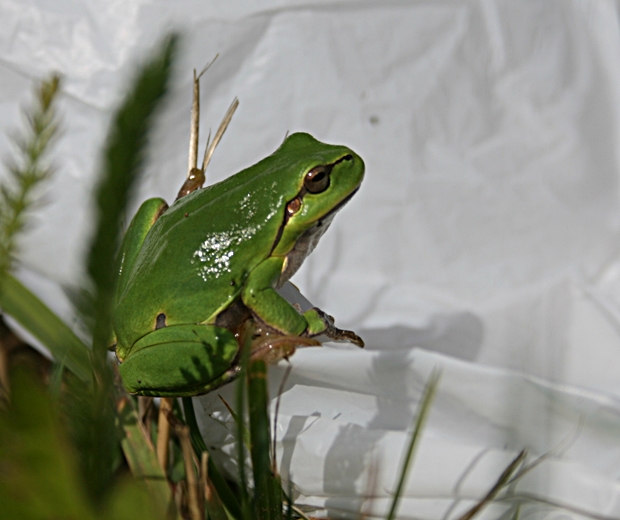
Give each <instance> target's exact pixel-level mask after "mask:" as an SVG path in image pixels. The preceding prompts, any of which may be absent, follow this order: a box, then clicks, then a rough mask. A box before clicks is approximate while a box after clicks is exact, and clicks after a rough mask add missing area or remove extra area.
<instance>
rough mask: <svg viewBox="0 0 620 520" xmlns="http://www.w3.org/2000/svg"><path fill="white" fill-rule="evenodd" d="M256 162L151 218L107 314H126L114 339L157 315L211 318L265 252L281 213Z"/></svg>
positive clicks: (143, 329)
mask: <svg viewBox="0 0 620 520" xmlns="http://www.w3.org/2000/svg"><path fill="white" fill-rule="evenodd" d="M260 164H261V163H259V164H258V165H256V166H254V167H252V168H249V169H248V170H244V171H243V172H240V173H239V174H237V175H235V176H233V177H230V178H228V179H226V180H224V181H222V182H221V183H218V184H215V185H213V186H210V187H207V188H205V189H202V190H197V191H196V192H194V193H192V194H190V195H187V196H186V197H184V198H182V199H180V200H179V201H177V202H176V203H175V204H173V205H172V206H171V207H170V208H168V210H166V212H164V213H163V214H162V215H161V217H159V219H158V220H157V221H156V222H155V224H154V225H153V227H152V228H151V230H150V231H149V232H148V234H147V236H146V238H145V241H144V244H143V246H142V247H141V249H140V252H139V254H138V256H137V258H136V261H135V263H134V265H133V268H132V272H131V273H130V275H129V278H128V281H127V283H126V285H125V287H124V291H123V293H122V294H120V295H119V298H118V305H117V309H116V313H115V315H116V316H117V317H118V316H123V315H125V316H127V315H131V316H132V319H131V320H122V323H119V320H117V323H116V324H115V329H116V333H117V337H118V339H119V340H121V341H123V342H124V343H125V344H126V345H131V344H133V342H134V341H135V340H136V339H138V338H139V337H141V336H143V335H144V334H146V333H147V332H149V331H150V330H153V329H154V328H155V327H156V326H157V316H159V315H160V314H164V316H165V323H166V325H168V326H169V325H174V324H179V323H212V322H214V320H215V317H216V316H217V314H219V312H221V311H222V310H224V309H225V308H227V307H228V306H229V305H230V304H232V303H233V302H234V301H235V300H236V299H238V298H239V295H240V292H241V289H242V287H243V283H244V281H245V278H246V277H247V274H248V273H249V272H250V271H251V270H252V269H253V268H254V267H255V266H256V265H258V264H259V263H260V262H261V261H263V260H264V259H265V258H267V257H268V256H269V254H270V252H271V249H272V247H273V245H274V241H275V240H276V238H277V233H278V229H279V227H280V225H281V223H282V220H283V215H284V205H285V202H284V197H285V195H284V193H279V194H278V195H276V193H278V190H277V189H276V188H277V185H278V178H277V177H278V176H277V175H274V174H272V175H265V174H263V177H264V178H263V179H258V178H252V175H251V173H252V172H251V170H254V169H255V168H256V167H257V166H259V165H260ZM258 169H259V170H260V168H258ZM248 173H249V175H248ZM267 173H273V172H267Z"/></svg>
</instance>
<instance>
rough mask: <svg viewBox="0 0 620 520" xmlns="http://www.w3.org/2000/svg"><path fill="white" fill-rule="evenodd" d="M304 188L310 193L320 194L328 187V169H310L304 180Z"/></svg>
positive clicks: (323, 167) (318, 167) (321, 167)
mask: <svg viewBox="0 0 620 520" xmlns="http://www.w3.org/2000/svg"><path fill="white" fill-rule="evenodd" d="M304 186H305V188H306V190H308V191H309V192H310V193H321V192H322V191H325V190H326V189H327V188H328V187H329V169H328V168H327V167H326V166H317V167H316V168H312V170H310V171H309V172H308V173H307V174H306V178H305V179H304Z"/></svg>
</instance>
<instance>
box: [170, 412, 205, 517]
mask: <svg viewBox="0 0 620 520" xmlns="http://www.w3.org/2000/svg"><path fill="white" fill-rule="evenodd" d="M175 432H176V434H177V437H178V438H179V441H180V442H181V450H182V451H183V462H184V464H185V478H186V479H187V491H188V498H189V512H190V517H191V519H192V520H201V519H202V518H203V517H204V515H203V514H202V511H203V510H204V508H201V504H200V502H201V501H200V499H199V494H198V481H197V479H196V471H195V470H194V450H193V449H192V441H191V440H190V435H189V427H188V426H186V425H185V424H176V425H175Z"/></svg>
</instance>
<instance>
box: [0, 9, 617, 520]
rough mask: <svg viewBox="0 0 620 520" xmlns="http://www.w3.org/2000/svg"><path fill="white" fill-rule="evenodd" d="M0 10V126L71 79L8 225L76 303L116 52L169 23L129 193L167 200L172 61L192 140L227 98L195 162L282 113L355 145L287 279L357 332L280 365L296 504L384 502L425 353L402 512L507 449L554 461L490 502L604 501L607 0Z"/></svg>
mask: <svg viewBox="0 0 620 520" xmlns="http://www.w3.org/2000/svg"><path fill="white" fill-rule="evenodd" d="M229 4H231V5H229ZM232 4H234V5H232ZM0 12H1V13H2V16H1V17H0V27H1V28H2V30H1V31H0V68H1V71H2V72H1V74H0V115H1V116H2V121H3V129H5V130H7V129H12V128H14V127H15V126H16V125H18V123H19V116H18V107H19V104H20V103H23V99H24V92H25V91H27V90H28V89H29V88H30V85H31V80H32V79H33V78H36V77H41V76H42V75H44V74H45V73H46V72H48V71H49V70H57V71H59V72H61V73H62V74H63V76H64V80H65V81H64V88H65V92H66V94H65V96H64V97H63V100H62V109H63V119H64V123H63V129H64V134H63V138H62V140H61V141H60V143H59V150H58V154H57V156H56V163H57V164H58V166H59V169H58V173H57V175H56V177H55V180H54V181H53V183H52V184H51V188H50V194H49V195H48V196H47V198H48V200H49V204H48V205H47V206H46V207H45V208H44V210H43V211H41V212H40V213H39V214H38V215H37V217H36V220H37V224H36V227H34V228H33V230H32V232H31V233H30V234H29V235H28V236H27V237H26V238H25V239H24V241H23V244H22V247H23V248H22V251H23V259H24V263H25V266H26V268H25V269H24V271H23V273H22V276H23V277H24V280H25V281H27V282H28V283H29V284H30V285H31V286H32V287H33V288H34V289H35V290H36V291H37V292H39V293H40V294H41V296H42V297H43V298H45V299H47V301H48V302H49V303H50V304H51V305H52V306H54V307H55V308H56V309H58V311H59V312H61V313H62V314H63V315H64V316H65V317H66V318H67V319H68V320H69V321H70V320H71V311H70V308H69V307H68V306H67V305H66V304H64V303H63V300H62V296H61V294H60V293H59V291H58V285H60V284H77V283H79V279H80V272H81V267H80V266H81V261H82V255H83V251H84V246H85V244H86V243H87V232H88V228H89V222H90V221H89V217H90V209H89V208H90V206H89V196H90V192H91V189H92V185H93V182H94V179H95V174H96V164H97V158H98V155H97V153H98V150H99V147H100V145H101V140H102V137H103V136H104V135H105V125H106V122H107V119H108V116H109V114H110V112H111V110H112V108H113V106H114V105H115V104H116V103H117V102H118V100H119V99H120V96H121V95H122V92H123V88H124V86H125V85H126V83H127V81H128V74H129V73H130V71H131V67H132V66H133V65H134V64H135V63H136V61H137V60H138V59H140V57H142V56H144V54H145V52H146V51H147V50H148V49H149V48H151V47H152V45H153V44H154V43H155V42H156V41H157V40H158V39H159V38H160V37H161V36H162V34H163V32H164V31H165V30H166V29H167V28H169V27H177V28H181V29H182V32H183V34H184V47H183V53H182V57H181V60H180V62H179V64H178V67H177V75H176V81H175V84H174V88H173V92H172V95H171V96H170V99H169V101H168V103H167V107H166V110H165V112H164V113H163V114H162V116H161V118H160V124H159V126H158V128H157V131H156V135H155V137H154V140H153V141H154V143H153V144H154V146H153V151H152V155H151V158H150V162H149V168H148V175H147V177H146V178H145V180H144V182H143V183H142V186H141V188H140V190H139V194H138V197H137V199H136V200H137V201H139V200H142V199H144V198H145V197H147V196H153V195H157V196H164V197H166V198H168V199H172V198H173V197H174V194H175V193H176V191H177V189H178V186H179V184H180V182H181V179H182V177H183V175H184V173H185V170H186V164H187V163H186V161H187V159H186V158H187V140H188V134H189V106H190V101H191V99H190V93H191V69H192V68H198V69H200V68H202V66H203V65H204V64H205V63H207V62H208V61H210V60H211V59H212V57H213V56H214V55H215V54H216V53H219V54H220V57H219V58H218V60H217V61H216V63H215V64H214V65H213V67H212V68H211V69H210V70H209V72H208V73H207V74H206V75H205V76H204V80H203V83H202V91H203V96H202V105H203V114H202V123H203V124H202V135H203V136H204V135H206V131H207V129H208V128H209V127H215V126H217V124H218V123H219V120H220V118H221V117H222V115H223V113H224V111H225V109H226V107H227V106H228V104H229V103H230V101H231V100H232V98H233V96H238V97H239V99H240V101H241V105H240V108H239V110H238V112H237V114H236V115H235V117H234V119H233V122H232V124H231V127H230V128H229V130H228V132H227V134H226V136H225V137H224V140H223V142H222V143H221V145H220V147H219V148H218V150H217V151H216V154H215V157H214V160H213V162H212V164H211V166H210V171H209V172H208V176H209V179H210V180H211V181H215V180H219V179H222V178H224V177H226V176H228V175H229V174H231V173H233V172H235V171H238V170H239V169H241V168H242V167H244V166H247V165H249V164H252V163H253V162H256V161H257V160H259V159H260V158H262V157H264V156H265V155H267V154H269V153H271V152H272V151H273V150H274V149H275V148H277V146H278V145H279V143H280V142H281V140H282V138H283V136H284V134H285V133H286V132H287V131H298V130H299V131H308V132H310V133H312V134H313V135H315V136H316V137H317V138H318V139H321V140H324V141H326V142H335V143H343V144H347V145H349V146H351V147H352V148H353V149H354V150H356V151H357V152H358V153H359V154H360V155H361V156H362V157H363V158H364V160H365V161H366V166H367V174H366V178H365V180H364V184H363V186H362V189H361V190H360V192H359V193H358V194H357V195H356V196H355V198H354V199H353V200H352V201H351V202H350V204H349V205H348V206H347V207H346V208H345V209H343V211H342V212H341V213H340V214H339V215H338V216H337V217H336V219H335V221H334V224H333V225H332V228H331V229H330V231H329V233H327V234H326V235H325V237H324V238H323V239H322V243H321V244H320V245H319V247H318V248H317V250H316V251H315V252H314V253H313V255H312V256H311V257H310V258H309V259H308V260H307V262H306V264H305V266H304V267H303V269H302V271H300V272H299V273H298V274H297V276H296V277H295V279H294V280H293V281H294V282H295V283H296V284H297V285H298V286H299V287H300V288H301V290H302V292H303V293H304V294H305V295H306V296H307V297H308V298H309V300H310V301H312V302H313V303H314V304H315V305H317V306H319V307H321V308H323V309H325V310H326V311H328V312H329V313H330V314H333V315H334V316H336V318H337V323H338V325H339V326H341V327H345V328H354V329H355V330H356V331H357V332H359V333H360V334H361V335H362V336H363V337H364V338H365V339H366V340H367V343H368V347H367V350H366V351H360V350H358V349H355V348H348V347H342V346H338V347H330V346H327V347H325V348H323V349H307V350H305V351H303V352H298V353H297V354H296V355H295V356H294V357H293V358H292V360H291V363H292V365H293V372H292V375H291V377H290V378H289V380H288V383H287V384H286V386H285V391H284V393H283V395H282V404H281V408H280V415H279V421H278V426H277V432H276V433H277V435H278V457H279V460H280V463H281V470H282V473H283V475H284V476H286V477H288V476H291V479H292V481H293V483H294V489H295V492H296V496H297V501H298V503H299V504H302V505H306V506H308V507H310V506H312V507H318V508H319V509H322V510H323V511H326V512H327V513H328V514H330V515H331V516H332V517H338V516H339V515H344V516H346V515H349V516H350V517H355V516H354V515H355V512H356V511H359V510H360V508H364V510H365V511H370V510H371V509H372V510H373V511H374V512H375V513H377V514H380V513H381V511H383V510H384V509H385V508H386V507H388V504H389V500H390V496H391V495H390V494H391V490H393V488H394V484H395V479H396V474H397V471H398V466H399V457H400V453H401V451H402V449H403V445H404V443H405V441H406V438H407V429H408V427H409V426H410V424H411V422H412V417H413V414H414V411H415V407H416V403H417V400H418V398H419V396H420V393H421V389H422V387H423V384H424V382H425V380H426V377H427V376H428V374H429V373H430V370H431V368H432V367H434V366H438V367H442V368H443V376H442V379H441V384H440V389H439V393H438V396H437V399H436V401H435V403H434V406H433V410H432V413H431V416H430V419H429V422H428V424H427V427H426V429H425V431H424V437H423V440H422V443H421V445H420V447H419V450H418V452H417V455H416V460H415V465H414V468H413V472H412V474H411V478H410V480H409V482H408V485H407V488H406V492H405V496H404V502H403V505H402V508H401V514H402V517H403V518H425V519H426V518H428V519H436V518H455V517H456V515H457V514H458V512H460V511H463V510H465V509H466V508H467V507H469V506H471V505H472V504H473V503H474V502H475V501H476V499H479V498H480V497H482V496H484V494H485V493H486V492H487V491H488V489H489V488H490V487H491V486H492V485H493V483H494V482H495V480H496V478H497V477H498V476H499V474H500V473H501V472H502V470H503V469H504V467H505V466H506V465H507V464H508V462H509V461H510V460H511V459H512V458H513V457H514V456H515V455H516V453H517V452H518V451H520V450H521V449H522V448H528V449H529V450H530V459H529V460H533V459H534V458H536V457H537V456H541V455H543V454H545V453H550V454H549V455H548V457H547V458H546V459H545V460H544V461H543V462H542V463H541V464H540V465H539V466H537V467H536V468H535V469H534V470H532V471H531V472H530V473H528V474H527V475H526V476H525V477H524V478H523V479H522V480H521V481H520V482H519V483H517V484H516V485H514V486H512V487H511V489H510V491H509V494H508V498H505V499H503V500H502V501H500V502H498V503H496V504H494V505H493V506H492V507H491V508H488V509H487V510H486V511H485V513H484V515H486V517H487V518H499V517H501V515H508V516H509V515H510V514H511V513H512V511H513V509H512V508H513V507H514V506H515V505H516V504H517V503H522V504H523V505H522V509H521V514H522V517H525V516H527V517H528V518H536V519H538V518H541V519H542V518H544V519H551V518H554V519H555V518H571V519H572V518H575V519H576V518H588V517H589V518H618V517H620V483H619V482H618V476H619V475H620V453H619V450H618V448H617V446H618V442H617V439H618V437H619V433H620V402H619V400H618V399H619V398H620V378H619V377H618V375H617V374H618V367H620V337H619V331H620V261H619V260H620V258H619V251H620V240H619V239H620V236H619V231H620V205H619V200H618V195H619V193H618V186H619V180H620V178H619V157H618V151H617V150H618V145H617V143H618V139H619V129H620V119H619V116H620V103H619V102H620V59H619V58H620V30H619V26H618V8H617V4H616V3H614V2H611V1H604V0H596V1H590V2H588V1H585V0H580V1H574V2H570V1H548V2H544V3H529V2H528V3H521V2H499V1H491V0H488V1H476V2H419V3H409V2H377V3H372V2H353V1H351V2H337V3H336V2H328V1H324V2H311V3H304V4H301V3H298V2H294V3H293V2H268V1H264V2H261V3H260V4H258V3H256V2H235V3H232V2H222V3H220V2H211V3H202V2H174V3H170V4H167V3H161V2H153V1H149V0H144V1H142V2H137V1H134V2H96V1H93V2H84V1H78V0H75V1H73V2H70V1H63V2H55V3H54V4H49V3H46V2H36V1H31V2H29V3H24V2H22V1H17V0H4V1H3V2H2V3H1V4H0ZM0 139H1V140H0V149H1V150H2V151H3V153H4V152H5V151H6V150H7V149H8V143H7V141H6V138H5V136H4V135H2V136H1V137H0ZM282 371H283V368H281V367H278V368H276V369H274V370H273V371H272V372H273V373H272V375H273V381H272V390H273V391H272V395H275V394H276V391H277V388H278V382H279V380H280V379H281V376H282V373H283V372H282ZM230 391H231V390H230V389H227V390H225V391H224V393H228V394H229V395H230ZM196 403H197V404H200V405H202V406H203V407H204V410H205V415H204V416H203V417H202V423H203V426H204V431H205V433H206V434H207V435H208V439H209V440H208V442H209V443H210V444H212V445H215V446H221V447H222V448H223V450H224V451H226V450H227V449H230V446H231V445H230V442H231V439H230V436H229V435H228V434H227V430H226V429H225V428H224V427H223V426H222V425H221V424H219V423H218V422H216V421H213V420H212V419H211V418H210V417H209V414H213V415H214V416H215V417H217V418H219V419H223V420H225V419H226V418H225V417H224V415H223V411H222V410H221V407H220V404H219V400H218V399H217V398H216V397H215V396H208V397H205V398H201V399H200V400H197V401H196ZM373 481H374V484H373ZM364 496H372V500H371V499H367V500H363V498H362V497H364ZM317 514H318V513H317Z"/></svg>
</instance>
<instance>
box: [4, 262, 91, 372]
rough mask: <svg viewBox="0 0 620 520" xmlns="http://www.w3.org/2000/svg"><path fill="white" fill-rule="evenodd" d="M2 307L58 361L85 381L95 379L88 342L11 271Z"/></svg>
mask: <svg viewBox="0 0 620 520" xmlns="http://www.w3.org/2000/svg"><path fill="white" fill-rule="evenodd" d="M0 307H2V310H3V311H4V312H6V313H7V314H9V315H10V316H12V317H13V318H14V319H15V320H17V321H18V322H19V324H20V325H21V326H22V327H24V328H25V329H26V330H27V331H28V332H30V333H31V334H32V335H33V336H34V337H35V338H37V339H38V340H39V341H40V342H41V343H43V344H44V345H45V346H46V347H47V348H48V349H49V351H50V352H51V354H52V356H54V359H56V361H58V362H59V363H62V364H63V365H64V366H65V368H67V369H68V370H70V371H71V372H73V373H74V374H75V375H76V376H77V377H78V378H79V379H81V380H82V381H85V382H86V381H90V380H91V373H92V370H91V366H90V361H89V359H88V352H89V349H88V347H87V346H86V344H85V343H83V342H82V341H81V340H80V339H79V338H78V337H77V336H76V335H75V334H74V333H73V331H72V330H71V329H70V328H69V327H68V326H67V325H66V324H65V323H64V322H63V321H62V320H61V319H60V318H59V317H58V316H56V314H54V313H53V312H52V311H51V310H50V309H49V307H47V305H45V304H44V303H43V302H42V301H41V300H39V298H37V297H36V296H35V295H34V294H33V293H32V292H31V291H30V290H29V289H27V288H26V287H24V286H23V285H22V284H21V283H20V282H19V281H18V280H17V279H16V278H15V277H13V276H12V275H11V274H8V273H7V274H6V276H5V277H4V281H3V286H2V290H1V291H0Z"/></svg>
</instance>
